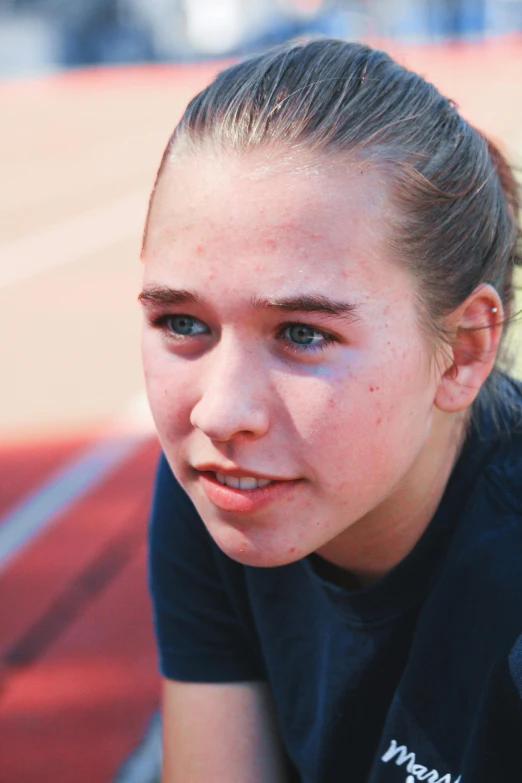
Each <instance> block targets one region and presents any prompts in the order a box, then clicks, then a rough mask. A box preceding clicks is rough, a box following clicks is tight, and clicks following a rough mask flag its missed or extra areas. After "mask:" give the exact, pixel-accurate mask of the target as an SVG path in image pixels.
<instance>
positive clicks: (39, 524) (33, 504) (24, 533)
mask: <svg viewBox="0 0 522 783" xmlns="http://www.w3.org/2000/svg"><path fill="white" fill-rule="evenodd" d="M151 432H152V420H151V418H150V414H149V413H148V408H147V406H146V402H145V399H144V395H143V394H140V395H139V396H138V397H136V398H134V399H133V400H131V401H130V403H129V404H128V405H127V406H126V408H125V409H124V412H123V414H122V416H120V417H119V419H117V420H116V421H115V422H114V424H113V425H112V426H111V427H110V429H108V430H107V432H106V434H105V437H104V438H103V439H102V440H100V441H98V442H97V443H95V444H94V445H91V446H90V447H88V448H87V449H86V450H85V451H84V452H83V453H82V454H80V456H79V457H77V458H76V459H75V460H74V462H73V463H72V464H71V463H69V464H68V465H66V466H65V467H62V468H61V469H59V470H58V472H57V473H55V474H54V475H53V476H52V477H51V478H50V479H48V480H47V481H46V482H45V483H44V484H43V485H42V486H41V487H39V488H38V489H37V490H36V491H34V492H33V493H32V494H31V495H30V496H29V497H28V498H25V499H24V500H22V502H21V503H20V504H19V505H18V506H16V507H15V508H14V509H13V510H12V511H11V512H9V513H8V514H7V516H6V517H4V518H3V519H0V572H1V571H2V570H3V569H4V568H6V566H7V564H8V563H10V562H11V561H12V560H13V559H14V558H15V557H16V556H18V555H19V554H21V552H22V551H23V549H24V548H25V546H26V545H27V544H28V543H29V542H30V541H32V540H33V539H34V538H35V536H37V535H38V534H40V533H41V532H43V530H45V529H46V528H47V527H49V526H50V525H51V524H52V523H53V522H55V521H56V519H57V518H58V515H59V514H60V513H62V512H63V511H65V510H66V509H67V508H69V507H70V506H71V505H72V504H73V503H75V502H77V501H78V500H79V499H80V498H82V497H83V496H84V495H86V494H87V493H88V492H90V491H91V490H92V489H93V488H94V487H95V486H97V485H98V484H100V483H101V482H102V481H103V479H105V478H106V476H107V475H108V474H109V473H110V472H111V471H112V470H115V469H116V468H117V467H118V466H119V465H120V464H121V463H122V462H123V461H124V460H126V459H128V458H129V457H130V456H131V455H132V453H133V452H134V451H136V449H137V448H138V447H139V446H140V445H141V444H142V443H143V441H144V439H145V438H147V437H150V435H151Z"/></svg>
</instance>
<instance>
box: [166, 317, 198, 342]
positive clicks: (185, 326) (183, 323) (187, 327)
mask: <svg viewBox="0 0 522 783" xmlns="http://www.w3.org/2000/svg"><path fill="white" fill-rule="evenodd" d="M165 323H166V326H167V328H168V330H169V331H170V332H171V333H172V334H175V335H177V336H178V337H194V335H197V334H206V333H207V332H208V328H207V327H206V326H205V324H204V323H203V322H202V321H200V320H198V319H197V318H193V317H192V316H191V315H169V316H168V318H166V319H165Z"/></svg>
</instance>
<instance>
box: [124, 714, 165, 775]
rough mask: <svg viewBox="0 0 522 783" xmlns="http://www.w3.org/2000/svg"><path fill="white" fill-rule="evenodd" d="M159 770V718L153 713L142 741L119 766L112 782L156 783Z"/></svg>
mask: <svg viewBox="0 0 522 783" xmlns="http://www.w3.org/2000/svg"><path fill="white" fill-rule="evenodd" d="M160 771H161V719H160V715H159V713H158V712H156V713H154V715H153V716H152V720H151V722H150V724H149V727H148V729H147V732H146V734H145V737H144V739H143V741H142V743H141V744H140V745H139V746H138V747H137V748H136V750H135V751H134V752H133V753H132V754H131V755H130V756H129V758H128V759H127V761H126V762H125V763H124V764H123V766H122V767H121V769H120V771H119V773H118V775H117V777H116V778H115V780H114V781H113V783H157V782H158V781H159V776H160Z"/></svg>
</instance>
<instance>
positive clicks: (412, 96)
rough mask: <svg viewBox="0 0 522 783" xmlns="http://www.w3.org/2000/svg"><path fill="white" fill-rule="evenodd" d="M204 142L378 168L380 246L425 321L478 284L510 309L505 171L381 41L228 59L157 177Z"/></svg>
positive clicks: (511, 183) (191, 108) (494, 152)
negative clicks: (384, 217) (389, 221)
mask: <svg viewBox="0 0 522 783" xmlns="http://www.w3.org/2000/svg"><path fill="white" fill-rule="evenodd" d="M207 145H211V146H212V147H215V148H216V149H218V150H220V149H221V150H225V151H235V152H238V153H242V152H248V151H253V150H256V149H266V150H267V151H268V152H270V151H272V150H273V152H274V155H277V153H278V151H281V150H283V151H292V152H295V153H296V152H299V151H301V150H302V151H303V152H304V151H306V152H307V153H312V154H315V155H317V156H320V157H324V156H329V157H333V158H339V159H341V160H342V158H343V157H344V158H345V159H348V158H350V159H352V160H357V161H360V162H366V163H370V165H374V166H379V167H381V168H382V170H383V171H384V172H385V176H386V178H387V181H388V183H389V191H390V194H391V198H392V202H393V204H394V205H395V206H396V210H395V213H396V216H397V217H396V221H395V223H394V226H393V231H392V236H391V238H390V242H391V244H390V248H391V251H392V252H393V255H394V256H395V257H396V258H398V259H400V261H401V262H402V263H404V264H405V265H406V266H407V267H408V268H409V269H410V270H411V271H412V273H413V274H414V276H415V278H416V281H417V284H418V285H417V287H418V291H419V296H420V299H421V303H422V307H423V310H424V315H425V316H427V321H428V322H429V324H430V325H432V326H433V327H434V328H435V330H436V329H437V324H439V323H440V319H441V317H442V316H444V315H447V314H448V313H450V312H452V311H453V310H455V309H456V308H457V307H458V306H459V305H460V304H461V303H462V302H463V301H464V300H465V299H466V298H467V296H469V294H470V293H471V292H472V291H473V290H474V289H475V288H476V287H477V286H478V285H479V284H481V283H490V284H491V285H493V286H494V287H495V288H496V289H497V291H498V292H499V294H500V297H501V299H502V302H503V306H504V310H505V313H506V320H507V321H508V320H509V319H510V317H511V316H512V314H513V312H512V310H513V301H514V295H513V270H514V267H515V265H516V264H519V263H521V262H522V259H521V253H520V242H519V240H520V230H519V224H518V213H519V200H518V190H517V185H516V181H515V178H514V176H513V174H512V171H511V169H510V167H509V165H508V164H507V162H506V160H505V159H504V157H503V155H502V154H501V153H500V151H499V150H498V149H497V148H496V147H495V146H494V145H493V144H492V143H491V142H490V141H488V140H487V139H486V138H485V137H484V136H483V135H482V134H481V133H480V132H479V131H478V130H477V129H475V128H473V127H472V126H471V125H470V124H469V123H468V122H466V120H464V119H463V118H462V117H461V116H460V114H459V112H458V109H457V107H456V105H455V103H454V102H453V101H452V100H449V99H448V98H446V97H444V96H443V95H441V94H440V93H439V91H438V90H437V89H436V88H435V87H434V86H433V85H432V84H430V83H429V82H427V81H425V79H423V78H422V77H421V76H419V75H418V74H416V73H414V72H412V71H409V70H407V69H406V68H404V67H403V66H401V65H399V64H398V63H397V62H395V61H394V60H393V59H392V58H391V57H390V56H389V55H388V54H386V53H385V52H383V51H380V50H376V49H372V48H371V47H369V46H366V45H363V44H359V43H347V42H344V41H339V40H334V39H319V40H313V41H309V42H305V43H289V44H285V45H283V46H280V47H277V48H275V49H273V50H271V51H269V52H267V53H266V54H262V55H259V56H256V57H253V58H251V59H248V60H245V61H243V62H240V63H238V64H236V65H233V66H232V67H230V68H228V69H227V70H225V71H223V72H222V73H220V74H218V76H217V77H216V78H215V79H214V81H213V82H212V83H211V84H210V85H209V86H208V87H206V88H205V89H204V90H203V91H202V92H200V93H199V94H198V95H196V97H195V98H194V99H193V100H192V101H191V102H190V103H189V105H188V107H187V109H186V111H185V113H184V115H183V117H182V119H181V121H180V122H179V124H178V126H177V127H176V129H175V130H174V133H173V135H172V137H171V139H170V141H169V144H168V146H167V149H166V150H165V153H164V156H163V160H162V163H161V166H160V169H159V172H158V179H157V181H158V180H159V178H160V177H161V174H162V172H163V170H164V168H165V167H166V166H168V162H169V160H170V158H171V156H172V155H173V154H175V153H176V151H177V150H179V149H181V150H183V149H185V148H188V149H191V150H196V151H197V149H198V148H201V147H204V146H207ZM153 197H154V192H153V194H152V196H151V203H152V201H153Z"/></svg>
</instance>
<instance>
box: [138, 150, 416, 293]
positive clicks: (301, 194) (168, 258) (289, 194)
mask: <svg viewBox="0 0 522 783" xmlns="http://www.w3.org/2000/svg"><path fill="white" fill-rule="evenodd" d="M298 158H299V156H298V155H297V154H295V156H292V155H291V154H288V155H286V156H284V157H283V156H280V157H276V156H273V155H272V156H270V155H269V154H268V153H265V154H256V155H253V154H252V155H237V154H236V155H234V154H225V153H222V154H216V153H212V152H210V151H201V152H196V153H190V154H184V155H181V156H179V157H175V158H174V159H173V160H171V161H169V163H168V164H167V166H166V169H165V170H164V172H163V175H162V177H161V178H160V181H159V183H158V186H157V189H156V193H155V197H154V201H153V205H152V209H151V214H150V220H149V226H148V236H147V242H146V247H145V253H144V259H145V277H146V279H148V280H149V281H151V280H153V281H155V282H156V280H155V278H159V277H162V276H168V277H169V278H171V277H172V276H173V275H174V276H177V277H180V278H181V277H182V278H183V280H181V279H180V280H176V283H177V284H179V285H181V284H183V285H187V280H186V278H187V276H188V277H192V278H194V277H196V278H197V277H198V276H200V275H201V274H203V273H204V274H205V275H207V276H208V275H211V276H212V277H215V276H220V275H224V276H226V277H228V279H229V280H230V279H232V277H231V276H233V279H234V280H237V281H239V280H241V281H242V284H243V286H246V287H252V286H253V290H252V291H249V292H248V293H249V294H251V293H253V294H256V293H257V290H256V289H255V286H254V282H256V284H257V283H259V282H260V281H259V279H257V280H256V275H255V274H254V273H255V272H256V271H259V272H262V273H263V274H264V280H265V282H266V283H267V285H270V286H273V285H277V286H281V287H283V288H288V287H289V286H291V285H293V284H294V283H295V282H296V280H297V278H299V280H300V281H301V282H306V281H309V282H310V283H313V284H314V285H315V284H317V283H319V282H320V283H321V285H322V286H329V287H330V288H332V287H333V288H335V287H336V286H337V285H339V284H340V283H341V281H342V280H350V281H351V282H350V284H351V285H354V283H355V282H356V281H355V278H357V279H358V284H359V285H362V286H363V287H366V288H368V286H370V287H372V288H374V289H375V288H376V286H377V283H376V280H377V279H380V281H381V283H384V279H387V285H390V284H391V282H390V279H388V278H390V276H391V278H392V279H394V284H398V285H399V286H403V285H404V278H405V272H404V270H402V269H401V268H400V267H399V265H397V264H395V263H393V262H392V259H391V257H390V254H389V251H388V250H387V245H388V244H389V243H388V242H387V236H388V231H389V228H388V227H389V226H390V225H391V224H392V222H393V215H392V207H391V206H390V203H389V198H388V193H387V186H386V182H385V181H384V179H383V177H382V175H380V174H379V173H378V172H377V171H375V169H372V168H371V167H369V166H364V165H362V164H358V163H357V162H355V161H351V162H350V161H348V162H347V161H345V160H330V159H328V160H323V159H320V158H315V159H314V158H311V157H309V158H303V156H301V159H298ZM157 282H170V280H169V281H162V280H159V279H158V280H157ZM188 282H189V283H192V280H188ZM246 293H247V292H246V291H245V294H246ZM279 293H281V292H280V291H279ZM283 293H284V292H283ZM325 293H327V292H326V291H325ZM328 293H330V294H331V293H332V291H329V292H328Z"/></svg>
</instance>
